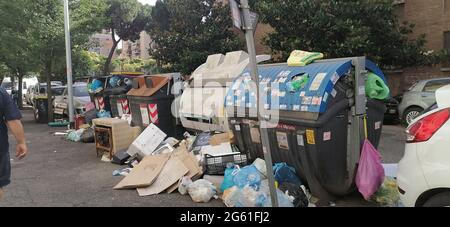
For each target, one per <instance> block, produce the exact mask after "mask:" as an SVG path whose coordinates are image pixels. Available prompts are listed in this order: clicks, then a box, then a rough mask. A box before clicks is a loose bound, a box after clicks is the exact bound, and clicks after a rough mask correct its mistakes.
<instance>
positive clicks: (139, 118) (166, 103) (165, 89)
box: [127, 73, 183, 138]
mask: <svg viewBox="0 0 450 227" xmlns="http://www.w3.org/2000/svg"><path fill="white" fill-rule="evenodd" d="M179 75H180V74H179V73H173V74H163V75H152V76H142V77H138V78H135V79H134V81H133V88H132V89H131V90H130V91H129V92H128V93H127V97H128V102H129V105H130V109H131V114H132V123H133V125H134V126H140V127H141V128H142V129H144V128H145V127H147V126H148V125H149V124H155V125H156V126H157V127H158V128H160V129H161V130H162V131H163V132H164V133H166V134H167V135H168V136H171V137H175V138H182V136H183V128H182V126H181V125H179V124H178V123H177V120H176V118H175V117H174V116H173V113H172V103H173V101H174V98H175V96H174V95H173V94H172V86H173V79H174V78H177V77H179Z"/></svg>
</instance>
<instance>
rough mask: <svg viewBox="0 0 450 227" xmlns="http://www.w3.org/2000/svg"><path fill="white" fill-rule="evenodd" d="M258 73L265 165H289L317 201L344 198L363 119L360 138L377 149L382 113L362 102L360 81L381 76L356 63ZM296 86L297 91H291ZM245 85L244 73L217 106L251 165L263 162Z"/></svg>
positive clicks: (266, 68) (377, 104) (250, 91)
mask: <svg viewBox="0 0 450 227" xmlns="http://www.w3.org/2000/svg"><path fill="white" fill-rule="evenodd" d="M258 68H259V74H260V93H261V94H262V99H263V100H262V103H261V105H263V109H262V110H263V111H262V112H261V116H262V117H263V118H264V119H266V120H268V121H269V122H271V123H270V125H269V129H268V133H269V140H270V146H271V151H272V158H273V162H274V163H276V162H286V163H288V164H289V165H291V166H293V167H295V169H296V171H297V174H298V175H299V176H300V177H301V179H302V180H303V181H304V182H306V183H307V184H308V186H309V187H310V189H311V191H312V193H313V195H315V196H317V197H319V198H324V199H332V198H333V197H334V196H342V195H346V194H348V193H350V192H352V191H353V190H354V188H355V187H354V179H355V175H356V167H357V164H358V161H359V157H360V151H361V144H362V142H363V141H364V133H363V132H364V128H363V118H364V116H367V122H368V139H369V140H370V141H371V142H372V144H373V145H374V146H375V147H377V146H378V144H379V140H380V136H381V130H382V122H383V117H384V112H385V109H386V107H385V105H384V103H383V102H382V101H381V100H372V99H368V98H367V97H366V95H365V78H366V74H367V72H368V71H370V72H373V73H375V74H377V75H378V76H380V77H381V78H382V79H384V74H383V73H382V71H381V70H380V69H379V68H378V67H377V66H376V65H375V64H374V63H373V62H371V61H368V60H366V59H365V58H364V57H358V58H345V59H330V60H321V61H316V62H315V63H312V64H310V65H307V66H303V67H289V66H287V65H286V64H275V65H261V66H259V67H258ZM305 77H306V78H305ZM300 80H301V81H303V82H304V83H303V84H302V86H293V83H294V81H300ZM384 80H385V79H384ZM250 81H251V79H250V73H249V71H248V70H247V71H245V72H244V73H243V74H242V75H241V76H240V77H238V78H237V79H236V80H235V81H234V84H233V86H232V87H231V89H230V90H229V91H228V93H227V95H226V97H225V108H226V110H227V114H228V116H229V121H230V128H231V129H232V130H233V133H234V135H235V138H236V142H237V145H238V147H239V149H240V150H241V151H246V152H247V154H248V157H249V160H254V159H256V158H263V157H264V156H263V153H262V147H261V139H260V135H259V130H258V127H259V125H258V118H257V115H255V113H256V109H255V107H256V101H257V99H256V94H255V93H256V92H255V87H254V86H253V88H252V86H251V85H250Z"/></svg>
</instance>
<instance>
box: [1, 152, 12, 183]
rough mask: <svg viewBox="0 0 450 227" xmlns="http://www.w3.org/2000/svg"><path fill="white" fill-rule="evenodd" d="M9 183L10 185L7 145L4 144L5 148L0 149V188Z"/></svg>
mask: <svg viewBox="0 0 450 227" xmlns="http://www.w3.org/2000/svg"><path fill="white" fill-rule="evenodd" d="M2 146H3V145H2ZM9 183H11V162H10V155H9V145H8V144H6V147H0V188H2V187H5V186H6V185H8V184H9Z"/></svg>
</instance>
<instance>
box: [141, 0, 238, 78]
mask: <svg viewBox="0 0 450 227" xmlns="http://www.w3.org/2000/svg"><path fill="white" fill-rule="evenodd" d="M146 30H147V32H148V33H149V35H150V37H151V38H152V40H153V41H154V43H155V45H154V46H155V48H152V49H151V50H150V55H152V56H153V57H154V58H155V60H156V61H157V62H158V63H159V64H160V65H164V66H165V67H167V68H168V70H171V71H180V72H182V73H183V74H190V73H191V72H192V71H193V70H195V69H196V68H197V67H198V66H200V65H201V64H202V63H204V62H205V59H206V58H207V56H208V55H210V54H216V53H225V52H229V51H234V50H239V49H241V48H242V42H241V40H240V39H238V37H237V36H236V34H235V33H234V32H233V31H232V23H231V18H230V13H229V8H228V6H226V5H222V3H218V2H217V1H215V0H158V1H157V2H156V5H155V6H154V8H153V11H152V20H151V23H150V24H149V26H148V27H147V29H146Z"/></svg>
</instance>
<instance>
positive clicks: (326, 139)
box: [323, 132, 331, 141]
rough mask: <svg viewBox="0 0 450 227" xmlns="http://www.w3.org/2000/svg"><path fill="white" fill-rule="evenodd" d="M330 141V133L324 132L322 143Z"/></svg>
mask: <svg viewBox="0 0 450 227" xmlns="http://www.w3.org/2000/svg"><path fill="white" fill-rule="evenodd" d="M330 140H331V132H324V133H323V141H330Z"/></svg>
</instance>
